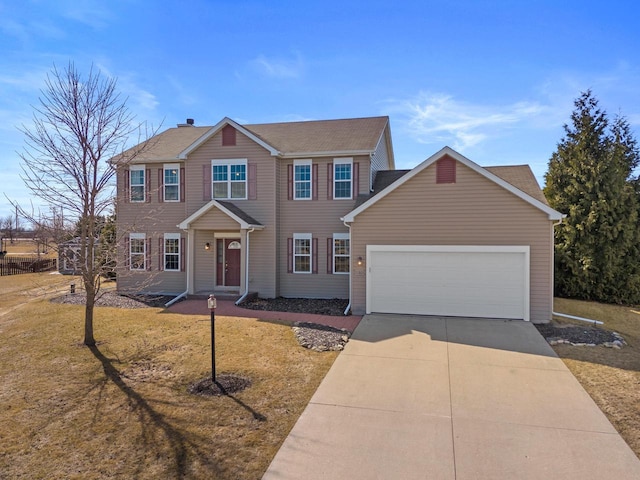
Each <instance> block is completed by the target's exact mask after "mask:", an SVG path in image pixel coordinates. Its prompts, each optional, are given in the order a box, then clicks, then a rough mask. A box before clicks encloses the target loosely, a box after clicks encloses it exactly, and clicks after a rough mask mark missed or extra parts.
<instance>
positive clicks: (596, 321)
mask: <svg viewBox="0 0 640 480" xmlns="http://www.w3.org/2000/svg"><path fill="white" fill-rule="evenodd" d="M551 313H553V314H554V315H556V316H558V317H564V318H570V319H572V320H580V321H581V322H589V323H593V324H594V325H604V322H601V321H599V320H592V319H590V318H584V317H576V316H574V315H567V314H566V313H558V312H551Z"/></svg>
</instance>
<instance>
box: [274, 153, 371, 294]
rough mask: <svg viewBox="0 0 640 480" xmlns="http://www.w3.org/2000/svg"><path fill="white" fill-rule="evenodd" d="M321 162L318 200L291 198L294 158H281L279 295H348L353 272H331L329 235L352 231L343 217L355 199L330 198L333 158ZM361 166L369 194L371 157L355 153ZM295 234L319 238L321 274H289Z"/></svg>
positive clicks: (363, 188) (363, 189)
mask: <svg viewBox="0 0 640 480" xmlns="http://www.w3.org/2000/svg"><path fill="white" fill-rule="evenodd" d="M312 160H313V163H314V164H317V165H318V199H317V200H288V198H287V193H288V185H287V181H288V173H287V165H289V164H293V160H281V161H280V162H281V164H280V180H279V182H278V188H279V190H280V193H279V202H280V206H279V207H280V208H279V212H280V219H279V220H280V222H279V228H280V231H279V235H278V238H279V242H278V243H279V246H278V272H279V275H278V278H279V295H281V296H283V297H309V298H348V296H349V275H336V274H333V273H331V274H328V273H327V238H332V237H333V234H334V233H348V232H349V230H348V229H347V227H345V225H344V224H343V223H342V222H341V221H340V217H342V216H343V215H345V214H346V213H348V212H350V211H351V210H352V209H353V204H354V201H355V200H354V199H350V200H335V199H332V200H328V199H327V187H328V185H327V182H328V174H327V165H328V164H329V163H333V161H334V159H333V158H313V159H312ZM356 162H357V163H358V165H359V167H358V168H359V192H360V193H367V192H368V188H369V186H368V184H367V179H368V176H369V157H368V156H355V157H353V163H354V164H355V163H356ZM294 233H311V234H312V236H313V238H317V240H318V273H317V274H299V273H287V261H288V254H287V239H288V238H293V234H294Z"/></svg>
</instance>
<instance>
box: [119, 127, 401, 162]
mask: <svg viewBox="0 0 640 480" xmlns="http://www.w3.org/2000/svg"><path fill="white" fill-rule="evenodd" d="M388 123H389V117H366V118H350V119H340V120H316V121H307V122H283V123H263V124H253V125H241V126H242V127H243V128H246V129H247V130H248V131H249V132H251V133H252V134H254V135H255V136H256V137H258V138H260V139H261V140H263V141H264V142H265V143H267V144H269V145H271V146H272V147H274V148H275V149H276V150H278V151H279V152H281V153H282V154H284V155H286V154H288V153H296V154H297V153H299V154H303V155H304V154H312V153H323V152H326V153H330V152H343V153H348V152H354V153H355V152H373V151H374V150H375V148H376V146H377V145H378V141H379V140H380V137H381V136H382V132H383V131H384V128H385V126H386V125H387V124H388ZM212 128H213V127H211V126H208V127H194V126H186V125H185V126H180V127H174V128H169V129H167V130H165V131H164V132H162V133H159V134H158V135H155V136H154V137H152V138H150V139H149V140H147V141H146V142H142V143H141V144H140V145H137V146H136V147H133V148H131V149H129V150H127V152H125V155H124V156H125V157H126V156H127V155H131V154H132V153H133V152H135V150H136V149H140V148H143V151H142V153H141V154H139V155H138V156H136V158H135V161H136V162H144V161H166V160H171V159H177V157H178V155H179V154H180V153H181V152H183V151H184V150H186V149H187V148H188V147H190V146H191V145H193V144H194V143H195V142H196V141H197V140H198V139H200V138H202V137H203V136H204V135H206V134H207V133H209V132H210V131H211V129H212ZM119 157H120V156H117V157H115V158H114V159H113V161H114V162H117V161H118V158H119Z"/></svg>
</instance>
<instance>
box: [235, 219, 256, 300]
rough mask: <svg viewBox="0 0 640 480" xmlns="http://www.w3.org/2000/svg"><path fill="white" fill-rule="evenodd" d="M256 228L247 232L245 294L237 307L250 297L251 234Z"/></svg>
mask: <svg viewBox="0 0 640 480" xmlns="http://www.w3.org/2000/svg"><path fill="white" fill-rule="evenodd" d="M254 230H255V228H250V229H249V230H247V248H246V250H247V252H246V255H247V259H246V260H245V262H244V263H245V272H244V294H243V295H242V296H241V297H240V298H239V299H238V300H237V301H236V305H240V304H241V303H242V302H243V301H244V299H245V298H247V295H249V234H250V233H251V232H253V231H254Z"/></svg>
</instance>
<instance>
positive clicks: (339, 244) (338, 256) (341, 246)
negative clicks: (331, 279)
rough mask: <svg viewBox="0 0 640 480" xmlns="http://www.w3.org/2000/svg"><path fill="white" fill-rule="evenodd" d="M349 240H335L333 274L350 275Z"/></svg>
mask: <svg viewBox="0 0 640 480" xmlns="http://www.w3.org/2000/svg"><path fill="white" fill-rule="evenodd" d="M349 255H350V252H349V239H348V238H334V240H333V272H334V273H349V263H350V262H349Z"/></svg>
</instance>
